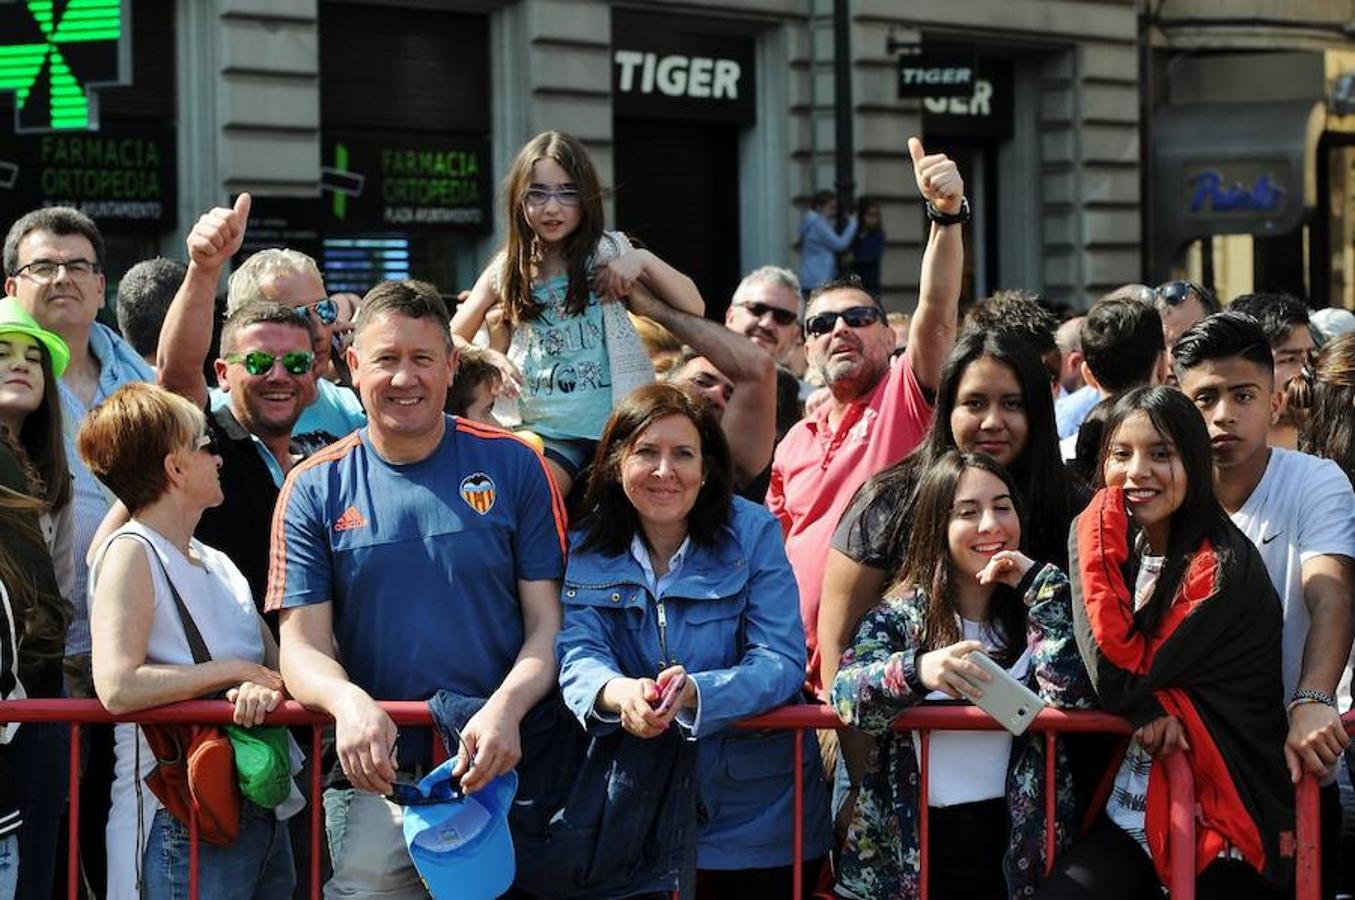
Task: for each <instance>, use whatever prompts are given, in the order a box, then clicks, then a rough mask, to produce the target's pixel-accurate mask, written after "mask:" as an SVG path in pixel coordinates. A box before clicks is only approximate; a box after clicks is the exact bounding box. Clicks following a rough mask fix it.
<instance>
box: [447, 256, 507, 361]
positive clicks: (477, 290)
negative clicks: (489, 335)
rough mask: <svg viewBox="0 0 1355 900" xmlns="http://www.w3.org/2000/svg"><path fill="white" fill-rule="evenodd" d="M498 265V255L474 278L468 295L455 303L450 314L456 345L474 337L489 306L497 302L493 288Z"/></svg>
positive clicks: (496, 294)
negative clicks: (454, 310)
mask: <svg viewBox="0 0 1355 900" xmlns="http://www.w3.org/2000/svg"><path fill="white" fill-rule="evenodd" d="M498 267H499V257H498V256H495V257H494V259H492V260H490V262H489V265H488V266H486V267H485V270H484V271H483V272H481V273H480V277H479V278H477V279H475V286H474V287H472V288H471V289H470V296H469V297H467V298H466V299H465V300H463V301H461V303H459V304H457V307H456V313H455V314H453V316H452V336H453V338H455V339H457V340H458V345H459V343H460V342H462V341H470V340H472V339H474V337H475V332H477V331H479V330H480V325H481V324H482V323H483V322H484V321H485V316H486V314H488V313H489V309H490V307H492V306H493V305H494V304H495V303H498V302H499V292H498V291H497V290H495V289H494V278H495V273H496V272H497V270H498Z"/></svg>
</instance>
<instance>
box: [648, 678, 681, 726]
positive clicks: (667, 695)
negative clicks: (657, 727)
mask: <svg viewBox="0 0 1355 900" xmlns="http://www.w3.org/2000/svg"><path fill="white" fill-rule="evenodd" d="M686 686H687V676H686V675H685V674H681V675H678V676H676V677H675V678H670V679H668V684H666V685H664V688H663V695H662V696H661V697H659V706H658V708H657V709H656V710H655V711H656V712H657V713H658V714H659V715H661V716H664V715H667V714H668V711H669V710H670V709H672V708H673V704H674V703H676V702H677V698H678V697H679V696H681V694H682V689H683V688H685V687H686Z"/></svg>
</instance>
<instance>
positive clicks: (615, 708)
mask: <svg viewBox="0 0 1355 900" xmlns="http://www.w3.org/2000/svg"><path fill="white" fill-rule="evenodd" d="M596 460H597V461H596V463H595V464H594V469H593V473H592V476H591V478H590V481H589V485H588V492H587V495H586V498H585V503H586V508H587V509H588V510H589V515H588V517H587V518H586V519H585V520H584V522H583V525H582V527H581V529H580V530H579V531H578V532H577V533H576V534H575V535H574V539H573V542H572V547H571V550H570V556H569V564H568V567H567V569H566V571H565V584H564V590H563V602H564V613H565V615H564V627H563V629H562V630H561V632H560V636H559V638H558V640H557V642H556V655H557V657H558V658H559V661H560V666H561V669H560V685H561V688H562V689H563V692H564V698H565V703H566V704H567V705H568V706H569V708H570V709H571V711H573V713H574V714H575V715H576V716H577V717H578V719H579V721H580V722H581V723H583V726H584V727H585V728H586V729H588V731H589V732H590V733H592V734H595V735H599V734H606V733H609V732H614V731H615V730H616V729H617V728H621V729H624V730H625V731H626V732H627V733H628V734H629V735H631V736H633V739H639V740H647V739H651V738H655V737H658V736H659V735H661V734H663V733H664V732H665V731H667V730H668V729H669V728H677V729H679V732H680V734H681V735H682V736H683V737H685V738H686V739H687V740H691V741H695V742H697V792H696V796H695V797H694V798H693V800H694V802H695V803H696V804H697V809H696V816H697V823H698V839H697V848H696V866H697V869H698V870H699V879H698V886H697V895H698V896H700V897H723V896H729V897H735V896H738V897H744V896H749V895H751V896H785V895H788V894H789V891H790V887H791V880H792V869H791V865H792V863H793V859H792V854H793V848H792V829H793V824H794V823H793V819H794V812H793V811H794V806H793V803H794V794H793V791H794V788H793V785H794V758H795V757H794V752H795V747H794V736H793V733H792V732H788V731H769V732H758V731H740V730H736V729H733V728H730V727H729V726H730V725H732V724H733V723H735V722H737V721H738V720H740V719H743V718H746V717H748V716H751V715H755V714H757V713H761V712H765V711H767V710H770V709H774V708H776V707H778V706H781V705H783V704H786V703H792V702H796V701H797V699H798V698H799V696H800V687H801V685H802V683H803V681H804V669H805V643H804V632H803V628H802V626H801V623H800V615H799V603H798V599H797V597H798V594H797V591H796V587H795V578H794V575H793V574H792V572H791V569H790V564H789V563H788V562H787V560H786V555H785V551H784V549H783V548H782V541H781V532H780V528H779V527H778V526H777V523H776V520H775V519H774V518H772V516H771V515H770V514H769V513H768V512H767V511H766V510H764V509H763V508H762V507H760V506H756V505H754V504H752V503H749V502H747V501H744V500H742V499H739V498H736V497H734V496H733V468H732V464H731V461H730V457H729V449H728V446H727V445H726V443H725V440H724V436H723V433H722V431H721V429H720V426H719V423H718V422H717V421H716V420H715V418H714V415H713V414H712V413H711V411H710V409H709V408H708V407H707V406H706V405H705V404H704V403H703V402H702V401H701V400H700V399H698V398H696V397H694V396H692V395H690V394H688V393H686V392H685V391H683V390H681V389H680V388H677V387H675V386H673V385H668V384H655V385H650V386H647V387H644V388H640V389H639V390H636V391H635V392H633V393H632V394H631V395H630V396H629V397H627V399H626V400H625V402H624V403H623V404H622V405H621V406H620V407H618V408H617V410H616V411H615V412H613V414H612V416H611V418H610V420H609V421H608V423H607V427H606V430H605V431H604V432H603V436H602V440H601V443H600V445H599V447H598V453H597V457H596ZM803 742H804V767H803V773H804V785H805V813H804V848H803V852H802V857H803V858H804V859H805V860H806V861H807V862H806V865H805V873H806V876H805V878H806V881H807V882H810V881H811V880H812V878H813V877H814V873H815V872H816V870H817V868H818V863H819V862H820V861H821V860H822V858H823V857H824V855H825V854H826V853H827V850H828V841H829V829H828V809H827V797H826V792H825V789H824V785H823V782H822V777H821V774H820V773H821V766H820V764H819V757H818V747H817V744H816V742H815V740H814V736H813V734H812V733H806V734H805V735H804V738H803ZM674 887H677V886H676V885H674ZM681 887H682V888H683V890H684V893H685V894H687V895H688V896H690V894H691V887H692V885H691V884H690V882H689V881H684V883H683V884H682V885H681Z"/></svg>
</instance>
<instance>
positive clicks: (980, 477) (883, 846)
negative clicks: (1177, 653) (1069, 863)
mask: <svg viewBox="0 0 1355 900" xmlns="http://www.w3.org/2000/svg"><path fill="white" fill-rule="evenodd" d="M1019 496H1020V494H1019V491H1018V489H1017V486H1016V484H1015V481H1014V479H1012V477H1011V476H1010V475H1009V474H1008V473H1007V472H1006V471H1005V470H1004V469H1003V468H1002V467H1001V466H1000V465H999V464H998V463H997V461H996V460H994V459H993V458H992V457H991V456H988V455H986V454H982V453H974V454H962V453H960V452H958V451H955V450H950V451H946V452H945V453H942V454H941V455H940V456H938V457H937V459H936V460H935V461H934V462H933V463H932V465H930V466H929V467H928V468H927V471H926V472H925V473H924V474H923V475H922V478H921V480H920V482H919V484H918V487H917V493H916V500H915V503H914V510H915V522H914V528H913V533H912V538H911V540H910V541H909V544H908V552H907V555H906V557H905V558H904V563H903V568H902V570H901V572H900V576H899V581H898V583H897V584H896V585H895V586H894V587H893V588H891V589H890V591H889V595H888V596H887V597H886V599H885V600H883V601H882V602H881V603H880V604H879V605H878V606H877V607H876V608H875V609H874V610H872V611H871V612H870V614H869V615H867V616H866V618H865V619H864V620H863V621H862V623H861V627H860V628H859V629H858V630H857V632H856V638H855V640H854V641H853V642H852V645H851V647H849V648H848V649H847V652H846V653H844V654H843V656H842V667H841V668H840V669H839V670H838V673H837V677H836V678H835V679H834V681H833V684H832V702H833V706H834V708H835V710H836V711H837V713H838V715H839V716H840V717H841V718H842V720H843V721H844V722H846V723H847V724H849V725H853V726H855V727H857V728H860V729H862V730H864V731H866V732H868V733H869V734H870V735H871V736H872V738H873V740H874V752H872V753H871V755H870V759H871V765H870V766H869V767H868V768H867V770H866V772H865V774H864V776H863V778H862V781H861V788H860V794H859V796H858V798H857V801H856V804H855V807H854V809H853V810H852V812H851V813H850V822H849V824H848V826H847V832H846V841H845V843H844V846H843V848H842V853H841V857H840V860H839V867H838V884H837V891H838V894H839V895H840V896H845V897H854V898H863V900H864V898H871V900H874V898H891V900H892V898H905V897H908V898H911V897H915V896H917V892H918V873H919V868H920V859H919V847H918V841H917V834H918V831H919V816H920V794H919V788H918V783H919V777H918V776H919V772H918V769H919V765H920V763H919V755H918V754H919V753H920V744H919V743H917V742H916V738H915V737H914V736H913V735H911V734H900V733H896V732H894V731H892V730H891V725H892V723H893V721H894V719H895V718H897V717H898V716H899V714H900V713H903V712H905V711H907V710H908V709H910V708H911V707H913V706H915V705H916V704H918V703H920V702H922V701H924V700H944V699H947V698H950V699H955V700H973V699H976V698H978V697H980V696H981V695H982V693H983V689H984V686H985V685H986V684H987V683H988V681H989V679H990V676H988V675H987V673H986V672H984V671H983V670H982V669H981V668H979V666H978V665H977V664H976V663H975V662H974V660H973V654H975V653H980V652H981V653H985V654H987V655H988V656H989V657H991V658H992V659H993V660H994V661H995V662H997V663H998V664H999V665H1001V666H1002V667H1003V668H1005V669H1006V670H1007V671H1008V672H1009V673H1010V674H1011V675H1012V676H1013V677H1015V678H1017V679H1020V680H1021V681H1024V682H1026V684H1027V685H1028V686H1030V687H1031V688H1032V689H1034V690H1036V691H1038V692H1039V693H1040V695H1041V696H1043V697H1044V698H1045V699H1046V700H1047V701H1048V702H1050V703H1052V704H1055V705H1058V706H1064V707H1076V706H1089V705H1090V701H1091V688H1090V685H1089V683H1088V681H1087V676H1086V673H1085V672H1084V671H1083V669H1082V662H1081V660H1080V659H1079V658H1078V654H1077V647H1076V644H1075V643H1074V641H1073V637H1072V618H1071V610H1070V604H1069V592H1068V579H1067V577H1066V576H1065V575H1064V574H1063V572H1062V571H1060V570H1059V568H1058V567H1057V566H1054V565H1050V564H1047V563H1045V564H1037V563H1035V562H1034V561H1032V560H1031V559H1030V558H1029V557H1028V556H1026V555H1025V554H1023V553H1022V552H1021V551H1020V549H1019V548H1020V547H1021V545H1022V524H1023V518H1024V517H1023V516H1022V513H1021V505H1020V499H1019ZM929 753H930V756H929V760H928V762H929V768H930V777H929V780H928V795H927V800H928V806H929V821H930V834H931V838H930V849H929V857H928V865H929V868H930V873H931V874H930V881H929V885H930V891H929V895H930V896H931V897H932V898H951V897H954V898H966V900H985V898H989V900H1007V898H1010V897H1016V896H1025V895H1026V893H1028V892H1029V891H1030V890H1031V889H1033V888H1034V886H1035V884H1036V883H1037V882H1038V879H1039V876H1040V874H1041V873H1043V872H1044V871H1045V867H1044V865H1043V863H1044V862H1046V861H1045V860H1044V859H1043V858H1042V857H1043V852H1044V848H1043V834H1044V809H1045V805H1044V799H1043V792H1044V790H1045V785H1044V781H1043V772H1044V768H1045V763H1044V760H1045V746H1044V741H1043V739H1042V738H1040V737H1038V736H1035V735H1024V736H1022V737H1019V738H1014V737H1013V736H1012V735H1010V734H1008V733H1007V732H1005V731H998V732H985V733H975V732H946V731H940V732H935V733H933V734H932V736H931V740H930V751H929ZM1057 763H1058V766H1057V772H1058V778H1057V788H1056V791H1057V798H1056V810H1057V813H1056V815H1057V817H1058V828H1057V831H1056V833H1057V834H1058V835H1059V836H1060V841H1061V843H1066V841H1067V836H1068V835H1069V834H1071V831H1070V829H1071V827H1072V825H1073V821H1074V818H1075V802H1074V795H1073V789H1072V781H1071V777H1070V776H1069V774H1068V769H1067V766H1066V759H1065V757H1064V754H1063V752H1062V749H1061V748H1060V749H1059V751H1058V758H1057Z"/></svg>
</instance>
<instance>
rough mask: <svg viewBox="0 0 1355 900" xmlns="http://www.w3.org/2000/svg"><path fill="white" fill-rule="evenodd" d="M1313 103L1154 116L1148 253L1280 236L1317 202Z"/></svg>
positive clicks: (1317, 117) (1179, 110) (1159, 255)
mask: <svg viewBox="0 0 1355 900" xmlns="http://www.w3.org/2000/svg"><path fill="white" fill-rule="evenodd" d="M1325 113H1326V111H1325V107H1324V105H1323V103H1322V102H1321V101H1319V100H1292V101H1284V102H1271V103H1202V104H1194V105H1183V106H1169V107H1166V108H1164V109H1162V110H1160V111H1159V112H1158V113H1157V114H1156V116H1155V118H1154V121H1153V162H1154V169H1153V185H1152V190H1153V207H1154V213H1153V214H1154V219H1155V222H1154V225H1155V229H1154V232H1155V243H1156V244H1157V246H1156V248H1155V250H1156V253H1155V254H1154V255H1155V258H1156V259H1157V260H1158V263H1159V265H1166V264H1167V263H1168V262H1169V261H1170V260H1171V259H1173V258H1174V257H1175V256H1176V254H1177V252H1178V251H1179V250H1180V248H1181V246H1182V245H1183V244H1185V243H1186V242H1188V241H1190V240H1193V239H1195V238H1199V237H1204V236H1206V235H1214V234H1258V235H1277V234H1285V233H1287V232H1289V231H1292V230H1293V229H1295V228H1297V227H1298V225H1299V223H1300V222H1301V221H1302V219H1303V213H1304V210H1305V209H1308V208H1311V207H1312V206H1313V204H1314V202H1315V199H1316V185H1315V183H1314V181H1315V178H1316V165H1315V159H1314V155H1315V153H1316V151H1317V142H1318V138H1319V137H1320V136H1321V134H1322V128H1323V124H1324V118H1325Z"/></svg>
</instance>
